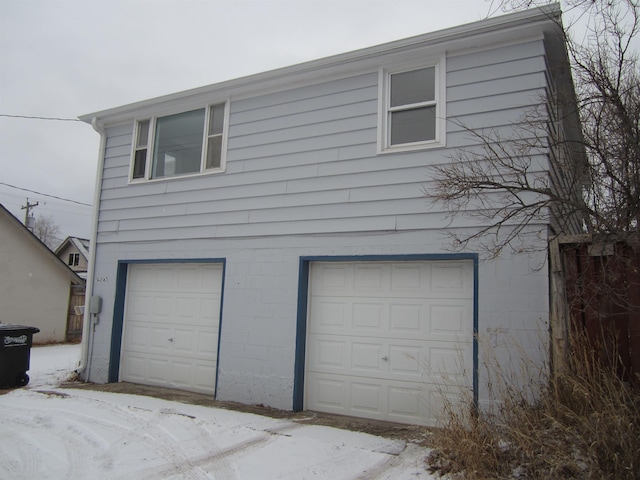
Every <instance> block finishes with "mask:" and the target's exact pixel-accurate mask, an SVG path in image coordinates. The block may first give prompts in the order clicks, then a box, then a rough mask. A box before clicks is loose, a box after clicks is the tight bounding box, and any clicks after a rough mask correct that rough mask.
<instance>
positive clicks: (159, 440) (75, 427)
mask: <svg viewBox="0 0 640 480" xmlns="http://www.w3.org/2000/svg"><path fill="white" fill-rule="evenodd" d="M36 393H40V394H42V393H41V392H36ZM44 394H45V395H50V393H47V392H44ZM64 398H65V397H58V398H55V400H56V402H55V405H51V406H50V407H49V408H47V409H33V408H30V409H28V410H27V409H26V408H24V409H21V408H20V407H19V406H15V407H13V408H12V415H11V416H10V417H8V418H7V420H6V421H4V422H3V426H6V425H7V424H13V425H14V427H15V429H16V430H22V431H33V432H34V433H35V434H36V435H37V434H38V433H40V436H41V434H42V429H44V430H51V431H52V432H55V435H56V436H58V437H59V438H58V439H57V440H58V443H59V444H61V445H63V446H64V449H65V455H64V458H63V462H65V461H66V465H63V468H64V467H66V471H65V472H64V476H65V477H66V478H83V473H86V471H85V466H86V464H87V462H89V461H91V462H93V465H98V464H99V466H100V468H99V469H100V470H101V471H102V472H103V473H104V474H106V475H110V476H114V475H120V474H119V473H116V472H113V468H114V466H115V467H116V468H117V467H118V466H116V465H115V462H116V459H117V458H119V456H118V454H119V453H120V452H122V451H124V450H126V449H127V447H129V446H131V447H132V448H136V447H140V446H142V447H143V448H144V449H146V450H148V451H151V452H152V453H153V454H155V455H156V458H155V459H156V460H158V459H160V460H161V461H164V462H169V463H170V466H169V468H170V469H171V470H172V471H175V472H179V473H180V474H181V478H185V479H191V480H199V479H201V478H208V477H207V476H203V475H201V473H202V472H198V471H197V469H196V471H194V468H193V467H194V466H193V465H192V463H191V460H190V459H189V458H188V457H187V456H186V455H185V454H183V453H182V452H180V451H179V449H178V448H177V447H179V444H178V443H177V442H176V439H175V437H173V436H172V435H171V434H170V433H168V431H167V430H165V429H164V428H163V427H162V424H161V422H160V420H162V419H163V417H168V416H169V417H170V416H176V417H177V418H181V419H184V420H183V421H184V422H185V423H188V424H189V425H188V427H185V428H184V430H185V431H189V433H190V439H192V438H195V440H196V444H202V443H204V444H207V443H208V444H211V443H212V441H213V437H212V435H211V434H210V433H209V432H208V431H207V430H206V429H205V428H204V424H203V423H202V422H200V425H199V424H198V422H196V421H194V419H193V417H191V416H188V415H184V414H180V413H179V412H175V411H170V410H166V409H165V410H160V411H154V410H148V409H141V408H138V407H133V406H121V405H116V406H114V405H113V404H112V403H110V402H107V401H103V400H100V399H95V398H84V397H74V402H81V403H84V404H86V405H89V406H91V407H92V408H97V409H99V410H108V413H109V416H111V417H116V418H118V419H120V420H121V422H120V423H119V422H114V421H113V420H105V419H101V418H99V417H98V416H92V415H91V414H88V413H86V412H84V413H83V412H81V411H78V412H72V411H69V410H67V409H65V408H64V403H63V402H64ZM78 410H82V409H78ZM18 411H19V412H18ZM54 412H55V413H54ZM34 413H35V416H34ZM52 417H55V418H57V419H60V418H62V419H64V421H63V422H60V421H58V422H57V423H53V422H52V420H51V418H52ZM72 417H75V419H72ZM100 429H103V430H106V433H107V434H109V435H110V436H111V437H116V441H109V440H107V439H106V438H105V436H104V434H102V433H100V432H99V430H100ZM195 432H197V434H195V435H194V433H195ZM198 438H200V439H206V440H207V441H206V442H198V441H197V440H198ZM21 445H22V447H23V448H20V449H19V451H20V452H23V451H26V452H38V451H39V449H40V447H39V445H37V443H34V442H32V441H29V440H28V439H27V440H24V439H23V440H22V444H21ZM96 445H99V446H100V448H98V449H96V448H95V447H96ZM89 446H90V448H88V447H89ZM96 450H98V451H102V452H103V453H102V454H101V455H100V456H99V457H96V456H95V451H96ZM58 456H59V455H58ZM0 458H2V457H0ZM43 458H44V457H42V456H38V457H36V456H35V455H26V456H25V455H23V456H22V458H21V461H20V462H19V463H18V462H15V461H14V462H11V459H6V460H5V461H4V462H3V463H7V466H8V468H10V469H11V470H12V471H14V472H15V474H16V475H15V476H12V478H20V476H21V475H23V474H24V475H25V478H36V477H42V474H43V473H46V472H44V471H43V465H42V461H43ZM49 458H51V456H50V457H49ZM120 458H121V457H120ZM136 465H137V466H139V463H138V464H136ZM164 467H165V468H167V466H166V465H164ZM220 467H221V472H222V473H224V472H225V471H226V473H227V477H228V478H229V479H233V475H234V474H233V469H232V468H231V467H230V466H229V467H227V468H226V469H225V468H224V465H222V464H220ZM56 472H59V473H58V474H60V473H62V472H60V469H59V468H58V469H56ZM110 472H111V473H110ZM132 473H133V474H137V473H138V472H136V471H133V472H131V473H127V474H126V475H123V478H127V479H128V478H130V476H131V474H132ZM140 473H144V470H142V472H140ZM51 474H52V472H49V476H51ZM229 474H231V475H229ZM45 476H46V475H45ZM156 478H157V477H156ZM223 478H224V477H223Z"/></svg>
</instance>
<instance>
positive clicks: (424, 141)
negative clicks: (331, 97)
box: [378, 60, 445, 152]
mask: <svg viewBox="0 0 640 480" xmlns="http://www.w3.org/2000/svg"><path fill="white" fill-rule="evenodd" d="M443 63H444V60H442V61H441V62H439V63H438V64H436V65H431V66H426V67H421V68H416V69H410V70H409V69H404V70H386V71H383V72H381V77H382V78H381V85H382V90H381V95H380V97H381V98H380V117H381V122H380V139H379V148H378V150H379V151H380V152H385V151H398V150H415V149H421V148H427V147H435V146H443V145H444V135H445V122H444V119H445V113H444V105H445V100H444V81H443V78H444V77H443V71H444V65H443Z"/></svg>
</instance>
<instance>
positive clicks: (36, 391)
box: [0, 345, 436, 480]
mask: <svg viewBox="0 0 640 480" xmlns="http://www.w3.org/2000/svg"><path fill="white" fill-rule="evenodd" d="M79 355H80V346H78V345H59V346H45V347H34V348H32V349H31V370H30V371H29V375H30V376H31V382H30V383H29V385H28V386H27V387H25V388H22V389H16V390H13V391H11V392H9V393H6V394H4V395H2V394H1V393H3V392H2V391H0V478H2V479H4V478H7V479H36V478H37V479H63V478H73V479H97V478H100V479H127V480H129V479H193V480H196V479H215V480H231V479H234V480H254V479H256V480H271V479H289V480H301V479H331V480H336V479H379V480H382V479H387V480H409V479H412V480H416V479H430V478H436V477H431V476H430V475H429V474H428V473H427V472H426V470H425V467H424V457H425V456H426V454H427V451H426V450H425V449H423V448H421V447H419V446H417V445H415V444H412V443H405V442H402V441H399V440H390V439H386V438H381V437H375V436H372V435H368V434H364V433H356V432H351V431H347V430H340V429H336V428H330V427H322V426H315V425H303V424H300V423H297V422H294V421H291V420H282V419H273V418H269V417H262V416H258V415H253V414H248V413H240V412H234V411H229V410H222V409H216V408H210V407H202V406H197V405H188V404H184V403H178V402H170V401H166V400H160V399H157V398H152V397H144V396H136V395H124V394H116V393H106V392H97V391H89V390H80V389H66V388H65V389H59V388H56V387H57V385H58V384H59V383H60V381H61V380H63V379H64V378H65V377H66V376H67V375H69V374H70V373H71V372H72V371H73V370H74V369H75V367H76V365H77V363H78V357H79Z"/></svg>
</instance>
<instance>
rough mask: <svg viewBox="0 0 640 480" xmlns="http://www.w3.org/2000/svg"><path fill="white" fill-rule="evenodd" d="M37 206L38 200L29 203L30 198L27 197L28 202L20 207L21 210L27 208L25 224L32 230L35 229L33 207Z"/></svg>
mask: <svg viewBox="0 0 640 480" xmlns="http://www.w3.org/2000/svg"><path fill="white" fill-rule="evenodd" d="M37 206H38V202H36V203H29V198H28V197H27V204H26V205H23V206H22V207H20V209H21V210H26V212H25V213H24V226H25V227H27V229H29V230H31V231H33V224H34V223H35V222H34V221H33V215H31V209H32V208H33V207H37Z"/></svg>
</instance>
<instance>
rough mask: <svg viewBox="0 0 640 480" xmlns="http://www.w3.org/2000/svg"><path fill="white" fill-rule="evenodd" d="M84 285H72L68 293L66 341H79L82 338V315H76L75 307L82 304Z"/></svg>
mask: <svg viewBox="0 0 640 480" xmlns="http://www.w3.org/2000/svg"><path fill="white" fill-rule="evenodd" d="M84 296H85V286H84V285H72V286H71V293H70V295H69V311H68V314H67V342H79V341H80V340H81V339H82V322H83V321H84V315H78V312H77V311H76V308H75V307H80V306H83V305H84Z"/></svg>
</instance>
